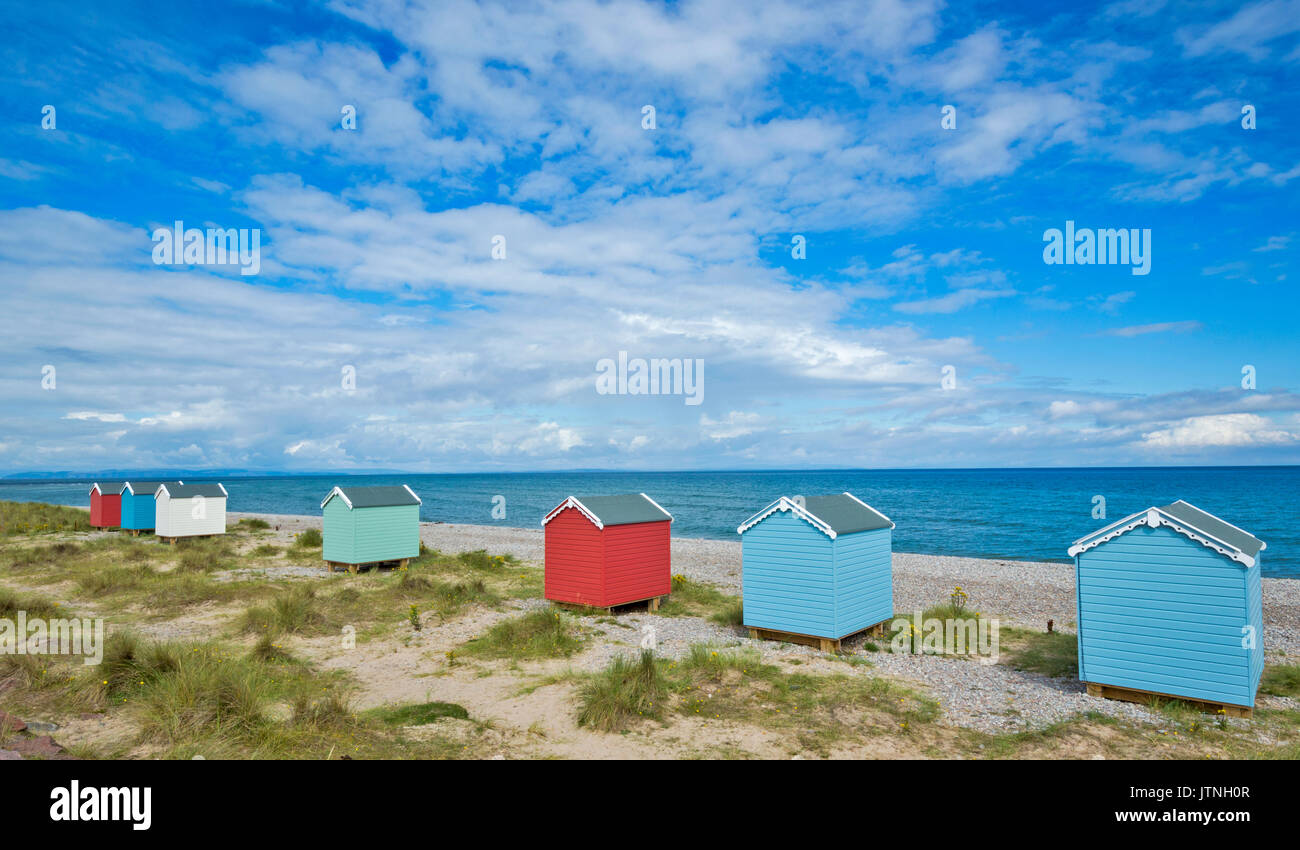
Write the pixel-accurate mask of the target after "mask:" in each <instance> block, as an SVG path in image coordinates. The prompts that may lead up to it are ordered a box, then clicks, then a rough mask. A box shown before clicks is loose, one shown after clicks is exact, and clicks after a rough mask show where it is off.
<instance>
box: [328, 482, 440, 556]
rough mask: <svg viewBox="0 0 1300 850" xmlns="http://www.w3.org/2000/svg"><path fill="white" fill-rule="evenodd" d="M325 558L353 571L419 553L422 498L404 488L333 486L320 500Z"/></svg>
mask: <svg viewBox="0 0 1300 850" xmlns="http://www.w3.org/2000/svg"><path fill="white" fill-rule="evenodd" d="M320 507H321V536H322V539H323V545H322V546H321V557H323V558H324V559H325V562H326V563H327V564H328V565H329V567H330V569H331V570H333V569H334V566H335V565H336V564H341V565H343V566H346V567H347V568H348V569H349V570H351V571H352V572H356V570H357V568H358V567H359V566H360V565H362V564H381V563H385V562H387V561H397V562H399V563H400V565H401V566H406V564H407V562H408V561H410V559H412V558H417V557H419V555H420V497H419V496H417V495H415V491H414V490H412V489H411V488H410V487H407V486H406V485H405V484H403V485H402V486H400V487H392V486H389V487H335V488H334V489H333V490H330V492H329V495H327V496H326V497H325V500H324V501H323V502H321V503H320Z"/></svg>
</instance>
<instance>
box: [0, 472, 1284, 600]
mask: <svg viewBox="0 0 1300 850" xmlns="http://www.w3.org/2000/svg"><path fill="white" fill-rule="evenodd" d="M186 480H187V481H190V480H198V479H197V478H192V477H190V476H186ZM348 482H350V483H354V484H397V483H404V484H409V485H410V486H411V488H412V489H413V490H415V492H416V493H417V494H419V496H420V498H421V499H423V500H424V505H423V507H422V509H421V516H422V518H423V519H424V520H426V521H434V520H441V521H444V522H455V523H475V524H479V525H500V526H515V527H525V528H537V527H539V526H540V523H541V518H542V516H543V515H544V514H545V513H546V512H547V511H548V510H550V509H551V508H552V507H554V506H555V505H557V504H559V503H560V502H561V501H563V499H564V497H565V496H568V495H569V494H576V495H584V494H585V495H601V494H609V493H628V492H645V493H647V494H648V495H649V496H650V497H651V498H653V499H654V500H655V501H657V502H658V503H659V504H661V505H663V506H664V508H666V509H667V510H668V511H669V512H670V513H671V514H672V515H673V517H674V519H675V522H674V524H673V534H674V536H678V537H712V538H719V539H737V536H736V526H738V525H739V524H740V523H741V522H742V521H744V520H745V519H746V518H747V517H749V516H750V515H751V514H753V513H755V512H757V511H758V510H759V509H760V508H762V507H763V506H765V505H766V504H768V503H769V502H771V501H772V500H774V499H775V498H776V497H778V496H781V495H788V496H793V495H804V496H809V495H817V494H822V493H840V492H843V491H845V490H848V491H851V492H852V493H853V494H854V495H856V496H858V497H859V498H860V499H862V500H863V501H865V502H867V503H869V504H870V505H872V506H873V507H875V508H878V509H879V510H880V511H882V512H883V513H885V514H886V515H888V516H889V517H890V519H892V520H894V522H895V523H897V525H898V528H897V530H896V531H895V532H894V549H895V551H898V552H920V553H925V554H938V555H968V556H973V557H980V558H1009V559H1017V560H1033V561H1067V562H1068V561H1069V557H1068V556H1067V555H1066V551H1065V550H1066V548H1067V547H1068V546H1069V545H1070V543H1071V542H1072V541H1074V540H1075V539H1076V538H1079V537H1082V536H1083V535H1085V534H1087V533H1088V532H1089V531H1092V530H1093V529H1096V528H1099V527H1101V526H1103V525H1105V524H1106V523H1108V522H1113V521H1114V520H1116V519H1120V518H1121V517H1124V516H1126V515H1128V514H1131V513H1133V512H1135V511H1138V510H1141V509H1143V508H1146V507H1149V506H1151V505H1163V504H1167V503H1169V502H1172V501H1174V500H1176V499H1185V500H1187V501H1188V502H1191V503H1192V504H1194V505H1196V506H1197V507H1200V508H1203V509H1204V510H1207V511H1210V512H1211V513H1214V514H1217V515H1218V516H1221V517H1222V518H1223V519H1225V520H1227V521H1228V522H1231V523H1233V524H1234V525H1237V526H1240V527H1241V528H1244V529H1246V530H1247V531H1249V532H1251V533H1252V534H1254V535H1255V536H1257V537H1259V538H1260V539H1261V540H1264V541H1265V542H1266V543H1267V544H1268V549H1267V550H1266V551H1265V552H1264V555H1263V569H1264V575H1267V576H1289V577H1294V578H1300V496H1298V495H1297V494H1300V467H1294V466H1290V467H1206V468H1176V469H1175V468H1167V467H1166V468H1149V469H969V470H891V471H822V472H819V471H813V472H567V473H500V474H497V473H493V474H465V475H334V476H283V477H258V478H227V479H223V483H224V484H225V485H226V489H227V490H228V491H229V492H230V505H229V509H230V510H232V511H252V512H258V513H278V514H308V515H319V514H320V501H321V499H322V498H324V496H325V494H326V493H328V492H329V490H330V488H331V487H332V486H333V485H334V484H335V483H348ZM88 486H89V484H88V483H87V484H82V483H80V482H76V483H74V482H69V481H58V482H51V481H31V482H28V481H22V482H18V481H0V499H9V500H15V501H43V502H53V503H56V504H68V505H87V504H89V497H88V495H87V492H86V491H87V488H88ZM498 495H499V496H504V497H505V508H506V516H505V519H493V517H492V506H493V497H494V496H498ZM1094 496H1104V497H1105V499H1106V517H1107V519H1105V520H1102V519H1093V517H1092V511H1093V497H1094Z"/></svg>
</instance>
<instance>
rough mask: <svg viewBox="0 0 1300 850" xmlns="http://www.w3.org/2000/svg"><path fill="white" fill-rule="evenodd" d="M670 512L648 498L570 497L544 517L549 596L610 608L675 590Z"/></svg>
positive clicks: (652, 602) (655, 600)
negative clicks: (673, 585) (670, 536)
mask: <svg viewBox="0 0 1300 850" xmlns="http://www.w3.org/2000/svg"><path fill="white" fill-rule="evenodd" d="M672 521H673V518H672V515H671V514H669V513H668V511H666V510H664V509H663V508H661V507H659V505H658V504H657V503H656V502H655V501H654V500H653V499H651V498H650V497H649V496H647V495H646V494H645V493H633V494H630V495H623V496H584V497H582V498H581V499H579V498H578V497H576V496H570V497H569V498H567V499H565V500H564V501H563V502H562V503H560V505H559V507H557V508H555V510H553V511H551V512H550V513H549V514H547V515H546V518H545V519H543V520H542V526H543V527H544V528H545V530H546V578H545V596H546V598H547V599H551V600H554V601H556V602H569V603H573V604H576V605H590V606H592V607H594V608H610V607H613V606H615V605H626V604H628V603H630V602H642V601H646V600H649V601H650V607H651V610H654V609H655V608H657V607H658V604H657V603H658V600H659V598H660V597H662V596H667V595H668V593H669V591H670V590H671V589H672V556H671V554H670V539H669V533H668V530H669V526H670V525H671V524H672Z"/></svg>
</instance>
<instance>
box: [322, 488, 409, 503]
mask: <svg viewBox="0 0 1300 850" xmlns="http://www.w3.org/2000/svg"><path fill="white" fill-rule="evenodd" d="M335 496H338V497H339V498H340V499H342V500H343V503H344V504H345V505H347V506H348V507H349V508H391V507H396V506H398V505H419V504H422V503H421V502H420V497H419V496H417V495H415V491H414V490H412V489H411V488H410V487H407V486H406V485H405V484H402V485H400V486H393V485H386V486H376V487H335V488H334V489H333V490H330V491H329V494H328V495H327V496H326V497H325V499H324V500H323V501H322V502H321V503H320V506H321V507H322V508H324V507H325V505H327V504H328V503H329V500H330V499H332V498H334V497H335Z"/></svg>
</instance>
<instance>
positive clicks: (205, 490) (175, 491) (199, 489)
mask: <svg viewBox="0 0 1300 850" xmlns="http://www.w3.org/2000/svg"><path fill="white" fill-rule="evenodd" d="M163 492H165V493H166V494H167V495H168V496H170V497H171V498H173V499H193V498H194V497H195V496H201V497H202V498H204V499H224V498H226V496H227V495H228V494H227V493H226V488H225V487H223V486H221V485H220V484H182V483H180V482H179V481H178V482H176V483H175V484H162V485H160V486H159V487H158V489H157V490H155V491H154V498H157V497H158V494H159V493H163Z"/></svg>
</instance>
